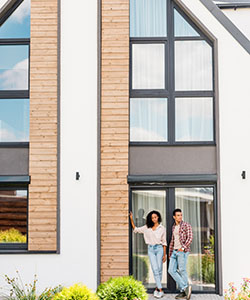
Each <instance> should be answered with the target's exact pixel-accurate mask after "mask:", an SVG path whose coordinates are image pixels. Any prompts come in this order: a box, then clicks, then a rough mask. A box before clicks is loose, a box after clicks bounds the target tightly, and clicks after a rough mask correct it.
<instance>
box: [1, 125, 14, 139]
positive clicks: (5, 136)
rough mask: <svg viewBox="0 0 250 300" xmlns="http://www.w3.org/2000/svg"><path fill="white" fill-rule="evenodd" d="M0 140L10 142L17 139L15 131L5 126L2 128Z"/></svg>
mask: <svg viewBox="0 0 250 300" xmlns="http://www.w3.org/2000/svg"><path fill="white" fill-rule="evenodd" d="M0 141H1V142H9V141H16V135H15V134H14V132H12V131H9V130H8V129H5V128H2V129H1V128H0Z"/></svg>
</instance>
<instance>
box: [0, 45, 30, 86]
mask: <svg viewBox="0 0 250 300" xmlns="http://www.w3.org/2000/svg"><path fill="white" fill-rule="evenodd" d="M0 57H1V60H0V90H27V89H28V69H29V59H28V57H29V47H28V46H0Z"/></svg>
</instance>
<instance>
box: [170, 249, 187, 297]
mask: <svg viewBox="0 0 250 300" xmlns="http://www.w3.org/2000/svg"><path fill="white" fill-rule="evenodd" d="M188 255H189V252H181V251H179V252H178V251H175V250H174V251H173V253H172V255H171V257H170V262H169V267H168V273H169V274H170V275H171V276H172V277H173V279H174V280H175V281H176V283H177V285H178V287H179V289H180V290H181V291H184V289H185V288H186V287H188V275H187V270H186V268H187V260H188Z"/></svg>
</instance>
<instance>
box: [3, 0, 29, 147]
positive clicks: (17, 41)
mask: <svg viewBox="0 0 250 300" xmlns="http://www.w3.org/2000/svg"><path fill="white" fill-rule="evenodd" d="M23 1H24V0H13V1H12V5H11V6H10V7H8V9H7V10H6V11H4V14H3V15H2V16H0V24H3V23H4V22H5V21H7V19H8V18H9V17H10V16H11V14H12V13H14V11H15V10H16V9H18V7H19V6H20V5H21V4H22V3H23ZM1 46H28V60H29V63H28V89H27V90H0V101H1V100H2V99H16V100H17V99H29V98H30V38H0V47H1ZM2 147H18V148H29V141H28V142H0V148H2Z"/></svg>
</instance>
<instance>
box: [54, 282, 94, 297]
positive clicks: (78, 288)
mask: <svg viewBox="0 0 250 300" xmlns="http://www.w3.org/2000/svg"><path fill="white" fill-rule="evenodd" d="M53 300H98V298H97V296H96V294H95V293H94V292H93V291H92V290H90V289H88V288H87V287H86V286H85V285H82V284H74V285H72V286H70V287H69V288H66V287H65V288H63V289H62V291H61V292H60V293H58V294H56V295H55V297H54V298H53Z"/></svg>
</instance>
